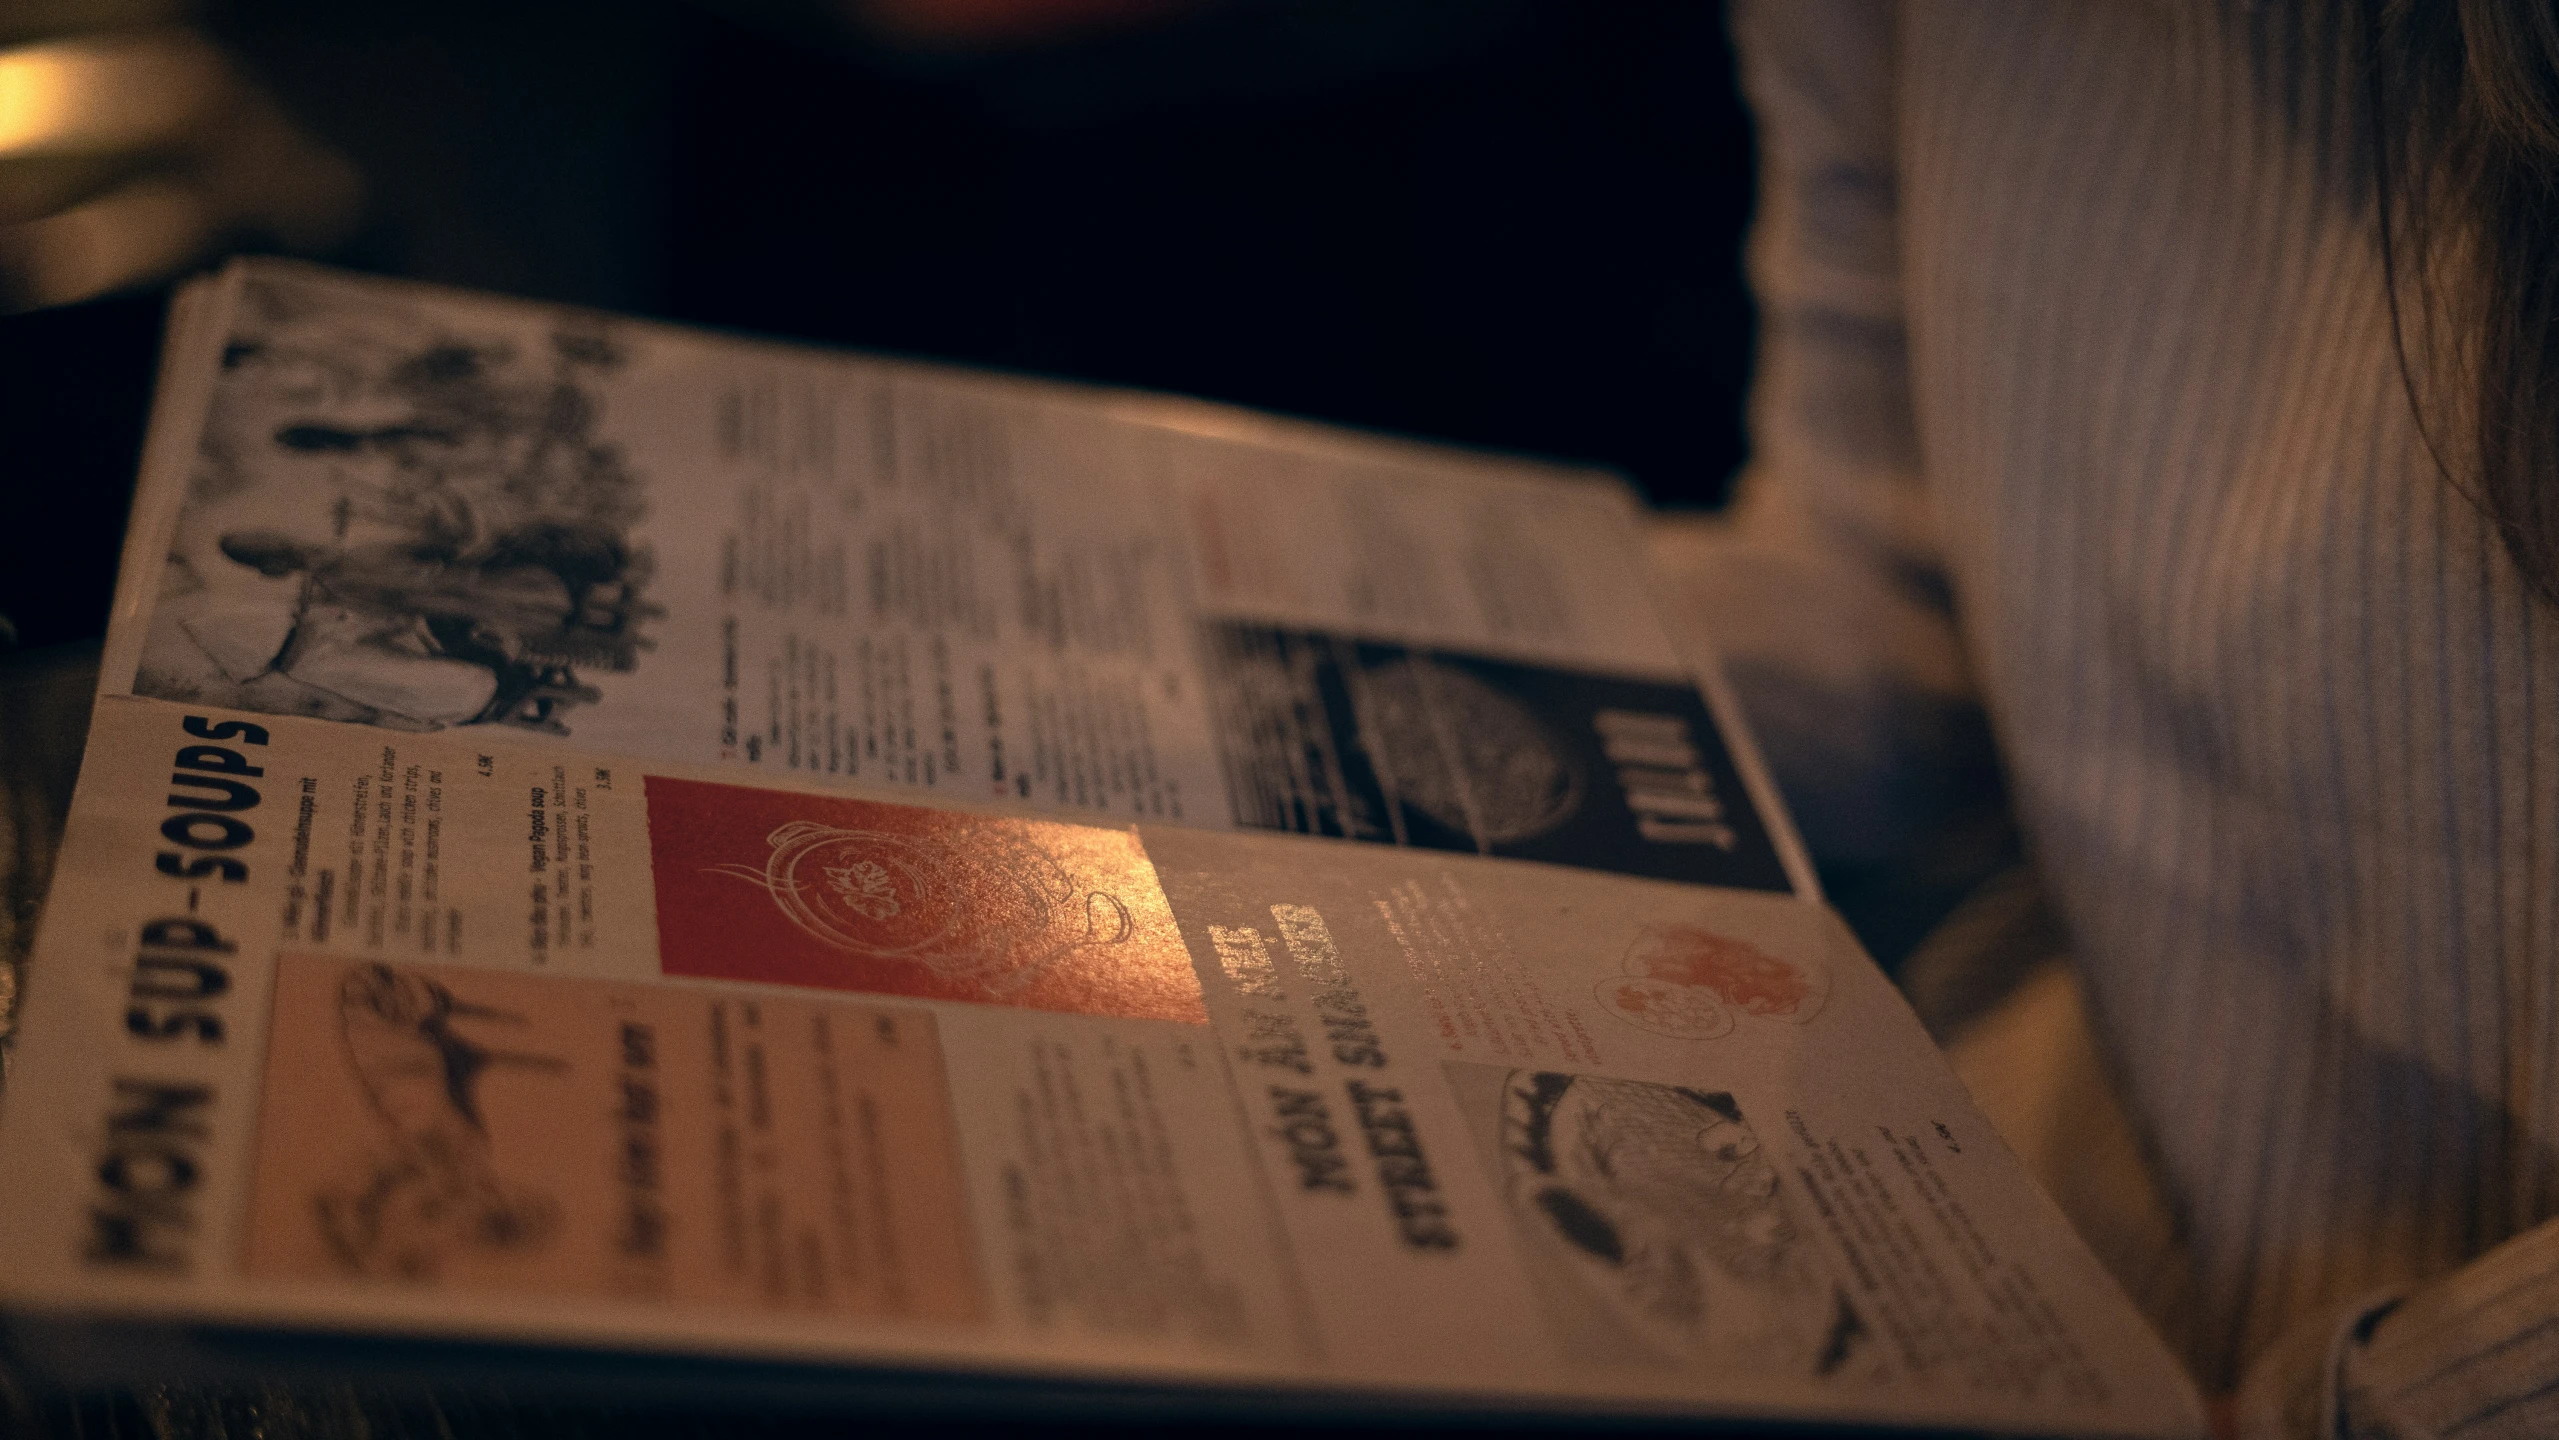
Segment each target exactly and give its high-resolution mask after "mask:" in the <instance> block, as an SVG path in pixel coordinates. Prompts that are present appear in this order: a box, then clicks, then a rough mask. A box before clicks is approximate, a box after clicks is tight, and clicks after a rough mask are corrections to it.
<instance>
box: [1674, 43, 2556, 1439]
mask: <svg viewBox="0 0 2559 1440" xmlns="http://www.w3.org/2000/svg"><path fill="white" fill-rule="evenodd" d="M1737 11H1738V13H1737V15H1736V22H1735V23H1736V31H1737V36H1738V39H1739V42H1740V46H1741V53H1742V55H1743V65H1744V76H1745V82H1746V84H1747V86H1748V88H1749V91H1750V94H1751V96H1752V98H1753V101H1754V103H1755V105H1756V106H1757V108H1758V113H1759V116H1760V119H1761V122H1762V125H1763V135H1762V141H1763V146H1764V150H1765V156H1766V172H1765V181H1764V187H1765V188H1764V203H1763V211H1762V218H1761V223H1760V228H1759V231H1758V233H1757V236H1756V239H1755V241H1754V248H1753V255H1752V265H1753V271H1754V276H1755V279H1756V282H1757V284H1758V286H1759V289H1760V294H1761V298H1762V302H1763V304H1764V306H1765V307H1766V321H1767V334H1768V345H1767V350H1766V354H1765V357H1764V360H1763V369H1762V375H1761V380H1760V383H1759V387H1758V389H1757V391H1756V392H1755V395H1754V398H1753V409H1754V416H1753V419H1754V426H1755V432H1754V433H1755V451H1754V459H1753V462H1752V467H1751V471H1750V473H1749V474H1748V475H1747V476H1746V477H1745V488H1744V492H1743V493H1744V501H1743V504H1742V506H1741V511H1740V515H1741V518H1740V520H1739V522H1738V527H1739V538H1738V540H1737V539H1736V537H1735V536H1734V535H1733V534H1731V533H1709V532H1708V531H1706V530H1704V529H1702V528H1701V529H1697V530H1693V531H1690V532H1686V533H1672V534H1670V535H1667V536H1666V537H1665V538H1664V540H1663V541H1662V547H1663V548H1662V555H1661V558H1662V560H1663V562H1664V564H1665V565H1666V566H1667V567H1668V568H1669V569H1670V570H1672V571H1673V572H1675V574H1676V576H1677V577H1678V582H1679V583H1680V584H1682V585H1683V586H1684V587H1685V594H1686V603H1687V604H1688V606H1689V607H1690V608H1691V609H1692V610H1694V611H1695V612H1696V613H1697V614H1698V615H1700V616H1701V618H1702V620H1703V623H1704V624H1705V625H1706V626H1707V627H1709V628H1711V630H1712V632H1713V633H1714V635H1715V637H1716V639H1717V641H1718V643H1719V645H1720V646H1721V648H1722V649H1723V651H1724V654H1725V659H1726V662H1727V663H1728V665H1730V666H1731V668H1732V670H1733V672H1734V674H1735V677H1736V680H1737V682H1738V683H1739V684H1740V685H1741V686H1742V687H1743V690H1744V693H1745V698H1746V700H1748V701H1749V702H1750V704H1751V708H1752V709H1753V711H1754V714H1755V718H1757V719H1758V721H1759V723H1760V725H1761V727H1762V729H1763V730H1764V731H1765V732H1766V734H1765V737H1764V738H1765V740H1766V742H1767V748H1768V749H1769V751H1770V754H1771V759H1772V762H1773V763H1774V764H1775V765H1776V766H1777V768H1778V770H1779V773H1780V778H1781V780H1782V781H1784V782H1785V784H1786V786H1787V788H1788V791H1789V795H1790V798H1791V799H1793V800H1795V801H1796V802H1797V804H1798V806H1799V808H1800V810H1801V813H1802V819H1803V821H1804V824H1805V828H1806V831H1807V834H1808V837H1809V838H1810V839H1811V840H1812V841H1813V843H1814V845H1815V847H1816V849H1817V850H1821V851H1827V852H1828V853H1830V854H1833V855H1846V856H1856V857H1861V858H1871V857H1873V856H1876V855H1881V854H1889V853H1891V852H1893V851H1894V850H1896V849H1897V848H1898V849H1902V850H1904V851H1907V849H1908V848H1910V847H1914V846H1919V845H1924V844H1925V843H1926V839H1927V836H1928V835H1929V834H1930V833H1932V827H1934V826H1936V825H1939V824H1941V823H1943V822H1944V821H1945V820H1946V819H1947V818H1948V816H1947V813H1946V809H1947V807H1948V806H1949V805H1951V804H1953V803H1954V802H1955V800H1956V799H1957V798H1959V797H1956V796H1953V795H1950V794H1947V793H1943V787H1938V786H1933V785H1932V784H1931V783H1930V777H1931V776H1934V775H1940V774H1945V773H1950V772H1951V771H1953V770H1955V769H1957V768H1959V767H1960V758H1961V757H1959V756H1956V755H1954V754H1952V753H1950V751H1951V748H1952V747H1956V746H1959V745H1960V744H1961V741H1962V737H1963V736H1964V735H1966V734H1968V733H1971V732H1970V731H1969V730H1968V728H1967V725H1966V724H1965V720H1964V715H1965V710H1966V707H1967V706H1969V705H1972V704H1974V703H1975V702H1978V703H1979V704H1980V705H1981V706H1982V707H1983V709H1985V710H1986V712H1987V715H1988V717H1989V722H1990V732H1991V733H1992V734H1994V735H1995V737H1996V740H1997V742H1998V746H1999V750H2000V754H2001V758H2002V761H2003V763H2004V765H2005V766H2006V770H2007V775H2008V778H2009V782H2010V786H2011V789H2012V798H2013V803H2014V805H2015V807H2016V810H2017V812H2018V814H2019V817H2020V819H2021V820H2022V822H2023V824H2024V826H2025V829H2026V832H2027V834H2028V836H2029V839H2030V843H2031V846H2032V849H2033V853H2034V856H2035V858H2036V860H2037V862H2038V864H2039V866H2040V868H2041V869H2042V871H2043V873H2044V875H2045V877H2046V882H2047V884H2048V885H2049V886H2050V887H2051V889H2052V891H2053V893H2054V895H2055V896H2056V898H2057V900H2058V902H2059V905H2060V909H2061V912H2062V914H2063V915H2064V916H2065V918H2066V920H2067V922H2068V926H2069V930H2070V934H2071V938H2072V944H2073V951H2074V958H2075V962H2076V964H2077V966H2078V978H2079V982H2080V987H2081V990H2082V993H2084V995H2085V997H2086V1011H2087V1014H2088V1016H2089V1018H2090V1022H2091V1026H2092V1028H2093V1032H2094V1034H2095V1036H2096V1037H2097V1047H2098V1050H2099V1051H2100V1053H2101V1054H2102V1056H2103V1059H2104V1062H2105V1067H2106V1070H2107V1072H2108V1073H2110V1074H2111V1075H2112V1076H2113V1078H2114V1081H2115V1084H2116V1086H2117V1087H2118V1089H2119V1090H2120V1092H2121V1094H2122V1096H2123V1098H2124V1100H2125V1101H2126V1109H2127V1110H2128V1111H2129V1113H2130V1114H2131V1115H2133V1116H2134V1117H2136V1122H2135V1123H2136V1124H2137V1125H2138V1126H2139V1127H2140V1129H2141V1134H2140V1135H2139V1137H2138V1138H2139V1141H2140V1143H2141V1146H2142V1148H2143V1150H2145V1151H2146V1153H2147V1154H2148V1156H2149V1157H2150V1163H2151V1168H2152V1170H2153V1173H2154V1176H2155V1178H2156V1181H2157V1183H2158V1185H2159V1188H2160V1190H2161V1192H2162V1193H2163V1194H2164V1196H2165V1198H2166V1200H2167V1211H2166V1213H2167V1214H2168V1215H2169V1216H2170V1217H2172V1221H2173V1229H2174V1232H2175V1233H2174V1235H2173V1242H2174V1244H2173V1253H2174V1254H2175V1256H2176V1257H2177V1265H2176V1269H2177V1271H2178V1273H2177V1274H2175V1275H2173V1276H2166V1277H2162V1276H2159V1275H2156V1274H2149V1275H2136V1276H2134V1277H2133V1279H2134V1280H2135V1282H2136V1284H2137V1285H2138V1287H2139V1288H2140V1289H2141V1290H2142V1291H2143V1292H2144V1293H2143V1294H2142V1295H2141V1296H2140V1297H2139V1298H2141V1299H2143V1300H2144V1301H2145V1303H2146V1304H2148V1305H2149V1306H2150V1307H2151V1309H2152V1312H2153V1314H2154V1315H2155V1317H2156V1318H2157V1321H2158V1323H2159V1325H2160V1327H2161V1329H2162V1331H2163V1333H2165V1334H2167V1335H2168V1336H2169V1337H2170V1339H2171V1341H2172V1343H2174V1344H2176V1345H2178V1346H2180V1347H2181V1348H2182V1349H2183V1351H2184V1353H2185V1354H2186V1355H2187V1356H2188V1357H2189V1358H2190V1360H2191V1363H2192V1364H2193V1366H2194V1368H2195V1370H2196V1372H2197V1374H2198V1376H2199V1377H2200V1378H2201V1379H2202V1381H2203V1382H2204V1383H2205V1384H2206V1386H2207V1387H2208V1388H2212V1389H2217V1390H2226V1389H2229V1388H2231V1387H2232V1386H2234V1385H2235V1384H2236V1383H2237V1382H2238V1381H2239V1380H2240V1378H2241V1376H2242V1373H2243V1371H2244V1370H2245V1369H2246V1368H2247V1367H2248V1366H2249V1365H2250V1364H2251V1362H2252V1361H2255V1360H2257V1359H2258V1358H2259V1357H2261V1356H2265V1355H2268V1354H2269V1353H2277V1352H2279V1353H2280V1354H2282V1355H2288V1356H2293V1357H2295V1358H2294V1360H2293V1361H2291V1362H2290V1363H2291V1366H2292V1371H2293V1375H2292V1378H2291V1379H2288V1380H2286V1381H2285V1382H2284V1384H2285V1385H2286V1386H2291V1387H2293V1389H2295V1390H2296V1391H2300V1387H2301V1386H2302V1385H2308V1386H2309V1387H2310V1389H2309V1390H2307V1391H2300V1393H2299V1394H2296V1395H2295V1396H2294V1398H2293V1399H2291V1400H2288V1401H2286V1402H2285V1404H2287V1405H2289V1406H2290V1407H2291V1411H2292V1414H2293V1419H2292V1420H2291V1422H2290V1424H2291V1426H2292V1427H2293V1428H2294V1429H2296V1430H2300V1431H2301V1432H2302V1433H2309V1430H2308V1427H2313V1426H2315V1425H2317V1424H2322V1423H2327V1422H2325V1421H2322V1420H2320V1419H2319V1418H2318V1412H2319V1411H2320V1409H2321V1407H2322V1406H2326V1407H2330V1408H2331V1409H2332V1410H2333V1407H2334V1405H2335V1403H2336V1397H2337V1396H2338V1395H2340V1394H2346V1395H2349V1396H2350V1397H2351V1398H2352V1402H2353V1403H2352V1405H2351V1406H2349V1407H2348V1410H2347V1411H2346V1412H2345V1416H2344V1418H2345V1419H2347V1420H2349V1421H2351V1422H2352V1423H2353V1424H2357V1425H2362V1426H2365V1427H2368V1428H2370V1429H2371V1430H2372V1433H2378V1434H2410V1435H2417V1434H2423V1435H2457V1436H2462V1437H2488V1436H2508V1435H2513V1436H2521V1435H2559V1388H2553V1387H2554V1386H2559V1228H2554V1225H2559V1222H2552V1223H2545V1222H2550V1221H2551V1217H2553V1216H2554V1215H2559V613H2553V612H2552V611H2551V610H2549V609H2547V608H2536V606H2535V605H2534V603H2533V602H2531V601H2530V599H2529V598H2528V596H2527V594H2526V592H2525V589H2524V587H2523V585H2522V583H2521V581H2520V579H2519V578H2518V576H2517V575H2516V574H2515V573H2514V571H2513V569H2512V567H2511V566H2510V565H2509V563H2508V562H2507V560H2506V557H2505V555H2504V554H2503V552H2502V551H2501V549H2500V548H2499V546H2498V545H2497V543H2496V541H2495V539H2494V536H2493V534H2492V532H2491V531H2490V530H2489V528H2488V526H2487V525H2486V523H2485V522H2484V521H2483V520H2482V518H2481V517H2480V515H2479V514H2478V513H2477V512H2476V511H2475V510H2474V509H2473V508H2472V507H2471V505H2470V504H2469V503H2468V502H2467V501H2466V500H2465V499H2464V498H2463V497H2462V496H2461V494H2460V493H2459V492H2458V491H2456V490H2455V489H2454V488H2453V487H2451V486H2450V485H2448V484H2447V483H2446V482H2445V481H2444V479H2443V478H2442V477H2441V476H2440V474H2439V473H2438V472H2437V471H2436V470H2435V469H2434V468H2433V466H2432V463H2431V462H2430V461H2429V459H2428V458H2427V455H2426V452H2425V450H2424V447H2423V443H2422V440H2421V438H2420V436H2419V433H2418V430H2417V426H2416V422H2415V418H2414V415H2413V413H2412V411H2411V408H2410V406H2409V403H2408V401H2407V399H2406V396H2405V393H2404V391H2403V389H2402V384H2401V378H2400V375H2399V372H2398V368H2397V365H2396V361H2395V359H2394V354H2393V349H2392V345H2391V338H2390V317H2389V311H2388V308H2387V303H2386V300H2385V296H2384V290H2383V285H2382V276H2381V268H2380V261H2379V254H2378V250H2377V243H2376V233H2377V232H2376V227H2375V224H2374V219H2373V215H2372V212H2371V208H2370V205H2369V203H2368V198H2367V195H2368V185H2369V181H2368V179H2366V178H2365V176H2364V174H2363V172H2362V169H2361V163H2362V162H2361V160H2360V158H2359V157H2360V153H2361V147H2360V146H2359V145H2358V144H2357V143H2356V142H2357V137H2358V135H2359V134H2360V131H2359V129H2358V126H2359V124H2360V122H2359V121H2358V120H2357V119H2356V118H2355V117H2354V116H2353V115H2352V114H2351V113H2349V108H2350V107H2349V106H2348V105H2347V104H2346V103H2345V100H2346V96H2347V94H2348V93H2350V87H2348V86H2340V85H2338V84H2336V83H2334V82H2333V81H2331V80H2328V79H2325V78H2323V77H2325V76H2329V75H2332V74H2333V73H2335V71H2334V67H2333V66H2332V65H2330V64H2329V63H2327V62H2326V61H2324V60H2322V59H2321V58H2320V57H2319V55H2318V53H2317V51H2318V47H2317V45H2316V44H2315V43H2314V41H2312V40H2311V39H2309V38H2306V36H2307V32H2308V31H2309V30H2310V29H2313V28H2315V27H2305V26H2303V25H2301V24H2299V23H2297V21H2298V16H2297V15H2296V13H2295V10H2294V9H2293V8H2292V7H2290V6H2287V5H2284V4H2281V3H2276V4H2269V5H2261V6H2248V7H2244V8H2243V7H2241V6H2238V5H2231V6H2228V7H2216V6H2213V5H2210V4H2206V3H2153V4H2134V3H2102V4H2100V3H2090V4H2080V3H2070V4H2053V3H2050V0H2017V3H2006V4H1999V3H1991V4H1953V3H1930V4H1924V5H1916V6H1913V7H1911V8H1909V9H1906V10H1895V9H1892V8H1889V7H1885V6H1881V5H1876V4H1870V3H1863V0H1769V3H1764V4H1752V5H1746V6H1737ZM2341 92H2343V93H2341ZM2552 483H2554V484H2559V477H2553V481H2552ZM2536 1225H2540V1226H2541V1227H2542V1228H2540V1229H2538V1230H2535V1229H2534V1228H2533V1227H2535V1226H2536ZM2527 1232H2529V1233H2527ZM2516 1236H2523V1237H2524V1238H2522V1239H2519V1240H2515V1241H2514V1243H2512V1244H2511V1245H2507V1246H2506V1248H2504V1249H2502V1250H2499V1249H2497V1248H2496V1247H2498V1246H2499V1245H2500V1243H2501V1242H2506V1241H2508V1240H2509V1239H2510V1237H2516ZM2482 1257H2485V1258H2482ZM2465 1267H2467V1268H2465ZM2401 1293H2406V1294H2408V1295H2409V1297H2410V1298H2408V1299H2407V1300H2406V1301H2405V1303H2404V1304H2403V1305H2402V1306H2401V1307H2400V1308H2399V1309H2398V1310H2397V1311H2396V1312H2394V1313H2389V1314H2387V1315H2386V1316H2380V1312H2379V1311H2377V1310H2375V1309H2374V1308H2373V1307H2372V1306H2371V1305H2369V1304H2359V1301H2361V1300H2363V1299H2364V1298H2366V1297H2372V1296H2375V1295H2398V1294H2401ZM2377 1316H2380V1318H2378V1319H2377V1323H2376V1317H2377ZM2303 1337H2308V1338H2306V1339H2305V1338H2303ZM2302 1377H2309V1378H2308V1379H2307V1380H2304V1379H2303V1378H2302ZM2261 1388H2262V1387H2261ZM2276 1388H2278V1389H2280V1388H2282V1387H2276ZM2267 1393H2269V1394H2271V1393H2274V1392H2273V1390H2268V1392H2267ZM2303 1396H2312V1397H2313V1398H2312V1399H2310V1400H2304V1399H2303V1398H2302V1397H2303ZM2305 1404H2307V1406H2308V1408H2307V1409H2305V1408H2304V1405H2305ZM2281 1408H2283V1407H2282V1406H2275V1407H2273V1409H2281ZM2268 1413H2270V1414H2271V1413H2273V1411H2272V1410H2269V1411H2268ZM2332 1418H2335V1417H2333V1416H2332Z"/></svg>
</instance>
